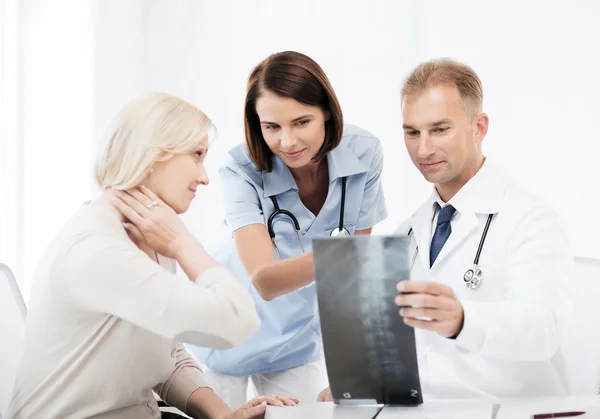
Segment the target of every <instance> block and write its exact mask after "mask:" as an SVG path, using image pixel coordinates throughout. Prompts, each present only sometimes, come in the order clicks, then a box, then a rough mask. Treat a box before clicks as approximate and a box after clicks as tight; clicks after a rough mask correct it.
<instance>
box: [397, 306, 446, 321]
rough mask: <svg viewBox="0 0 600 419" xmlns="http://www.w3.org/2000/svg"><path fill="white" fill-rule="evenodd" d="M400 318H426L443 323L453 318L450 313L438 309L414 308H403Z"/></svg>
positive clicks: (400, 311)
mask: <svg viewBox="0 0 600 419" xmlns="http://www.w3.org/2000/svg"><path fill="white" fill-rule="evenodd" d="M399 313H400V316H401V317H403V318H405V319H406V318H409V319H416V318H417V317H421V318H423V317H425V318H427V319H431V320H438V321H443V320H447V319H450V318H452V317H453V315H452V313H451V312H450V311H445V310H438V309H436V308H412V307H402V308H401V309H400V310H399Z"/></svg>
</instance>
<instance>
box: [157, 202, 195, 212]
mask: <svg viewBox="0 0 600 419" xmlns="http://www.w3.org/2000/svg"><path fill="white" fill-rule="evenodd" d="M163 201H164V202H165V204H167V205H168V206H169V207H171V209H172V210H173V211H175V212H176V213H177V214H183V213H184V212H186V211H187V210H188V208H189V207H190V203H189V202H188V203H187V204H184V203H182V202H173V201H167V200H165V199H163Z"/></svg>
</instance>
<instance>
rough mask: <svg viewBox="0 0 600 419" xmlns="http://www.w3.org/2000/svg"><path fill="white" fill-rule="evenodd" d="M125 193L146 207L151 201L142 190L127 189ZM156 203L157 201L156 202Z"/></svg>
mask: <svg viewBox="0 0 600 419" xmlns="http://www.w3.org/2000/svg"><path fill="white" fill-rule="evenodd" d="M127 193H128V194H129V195H131V196H132V197H134V198H135V199H136V201H138V202H139V203H140V204H142V205H143V206H144V207H145V208H146V209H148V205H150V203H151V202H152V199H151V198H149V197H148V196H146V194H144V193H142V191H140V190H138V189H129V190H127ZM157 204H158V202H157Z"/></svg>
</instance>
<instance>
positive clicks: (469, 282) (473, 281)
mask: <svg viewBox="0 0 600 419" xmlns="http://www.w3.org/2000/svg"><path fill="white" fill-rule="evenodd" d="M463 279H464V281H465V285H466V286H467V288H470V289H472V290H473V289H476V288H478V287H479V286H480V285H481V282H482V281H483V271H482V270H481V269H479V266H477V265H474V266H473V268H472V269H467V271H466V272H465V275H464V276H463Z"/></svg>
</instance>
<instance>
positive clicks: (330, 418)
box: [265, 403, 383, 419]
mask: <svg viewBox="0 0 600 419" xmlns="http://www.w3.org/2000/svg"><path fill="white" fill-rule="evenodd" d="M382 408H383V406H336V405H334V404H333V403H300V404H299V405H298V406H294V407H288V406H284V407H272V406H267V413H266V414H265V419H373V418H374V417H375V416H377V413H378V412H379V411H380V410H381V409H382Z"/></svg>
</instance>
